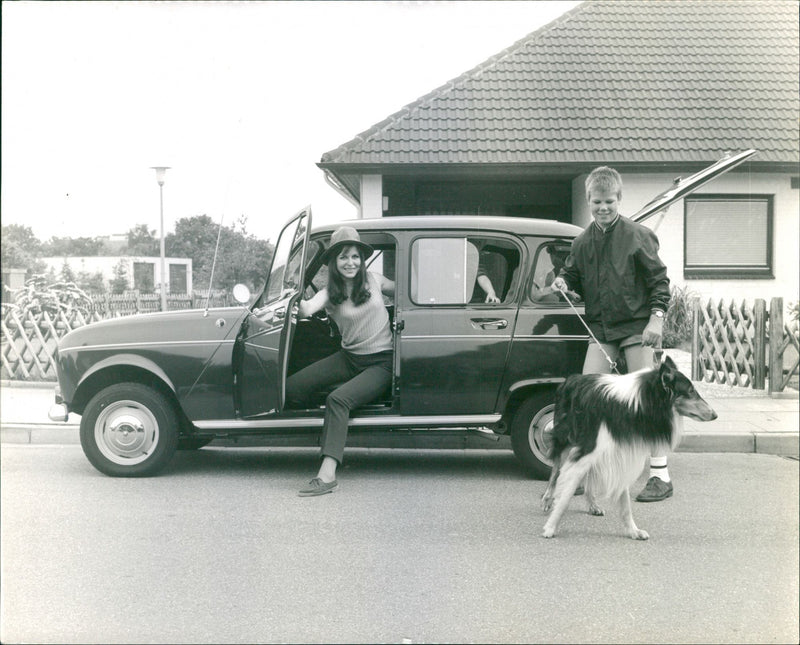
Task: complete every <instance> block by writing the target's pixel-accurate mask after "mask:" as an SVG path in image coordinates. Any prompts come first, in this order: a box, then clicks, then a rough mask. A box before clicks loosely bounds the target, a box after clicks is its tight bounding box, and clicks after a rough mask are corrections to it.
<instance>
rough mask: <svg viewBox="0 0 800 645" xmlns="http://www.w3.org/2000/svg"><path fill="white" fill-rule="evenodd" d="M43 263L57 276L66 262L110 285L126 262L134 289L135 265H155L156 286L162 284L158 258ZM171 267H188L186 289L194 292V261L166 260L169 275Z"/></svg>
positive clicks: (61, 259) (88, 258)
mask: <svg viewBox="0 0 800 645" xmlns="http://www.w3.org/2000/svg"><path fill="white" fill-rule="evenodd" d="M42 261H43V262H44V263H45V265H46V266H47V269H48V270H50V269H52V270H53V271H54V272H55V274H56V275H58V274H59V273H60V272H61V269H62V268H63V266H64V263H65V262H66V263H67V264H68V265H69V267H70V269H72V272H73V273H75V274H78V273H82V272H85V273H88V274H95V273H101V274H102V275H103V281H104V282H105V283H106V285H108V283H109V281H111V280H113V279H114V267H116V266H117V264H119V262H120V261H123V262H125V269H126V271H127V277H128V287H129V288H130V289H133V265H134V264H136V263H146V264H153V265H154V267H155V268H154V284H155V285H156V287H158V285H159V284H161V260H160V259H159V258H157V257H155V258H154V257H133V256H129V255H123V256H102V255H99V256H83V257H48V258H42ZM171 265H185V266H186V289H187V292H188V293H191V292H192V288H193V287H192V260H191V258H165V269H166V270H167V273H169V267H170V266H171ZM167 290H169V281H167Z"/></svg>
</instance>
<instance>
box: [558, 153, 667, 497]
mask: <svg viewBox="0 0 800 645" xmlns="http://www.w3.org/2000/svg"><path fill="white" fill-rule="evenodd" d="M621 200H622V178H621V177H620V175H619V173H618V172H617V171H616V170H614V169H613V168H608V167H606V166H601V167H599V168H595V169H594V170H593V171H592V172H591V173H590V174H589V176H588V177H587V178H586V201H587V202H588V203H589V209H590V211H591V214H592V218H593V219H594V221H593V222H592V223H591V224H589V226H587V227H586V229H585V230H584V231H583V233H581V234H580V235H578V237H576V238H575V240H574V241H573V243H572V252H571V254H570V256H569V258H568V259H567V263H566V267H565V268H564V271H563V273H562V275H561V276H560V277H558V278H556V279H555V280H554V281H553V287H554V288H556V289H558V290H572V291H575V292H577V293H578V294H579V295H580V296H581V297H582V298H583V299H584V301H585V304H586V313H585V320H586V323H587V325H588V326H589V329H591V330H592V333H593V334H594V335H595V337H596V338H597V341H599V344H598V343H595V342H591V343H590V344H589V348H588V350H587V352H586V360H585V362H584V364H583V373H584V374H599V373H604V374H608V373H610V372H611V365H610V364H609V361H608V359H607V358H606V355H605V354H608V356H609V357H610V358H611V360H612V361H616V360H617V358H618V357H619V355H620V352H623V353H624V354H625V360H626V362H627V364H628V371H630V372H633V371H636V370H639V369H642V368H650V367H652V366H653V348H654V347H658V348H660V347H661V338H662V335H663V325H664V314H665V313H666V311H667V308H668V307H669V300H670V291H669V278H667V268H666V266H664V263H663V262H662V261H661V259H660V258H659V257H658V238H657V237H656V235H655V233H653V231H651V230H650V229H648V228H646V227H645V226H642V225H641V224H637V223H635V222H632V221H630V220H629V219H627V218H625V217H622V216H621V215H620V214H619V204H620V201H621ZM601 346H602V347H601ZM604 350H605V354H604V353H603V351H604ZM672 490H673V488H672V482H671V481H670V477H669V471H668V469H667V456H666V454H659V455H655V454H653V455H651V456H650V478H649V479H648V481H647V485H646V486H645V488H644V490H643V491H642V492H641V493H639V495H638V496H637V497H636V500H637V501H639V502H658V501H661V500H664V499H667V498H668V497H671V496H672Z"/></svg>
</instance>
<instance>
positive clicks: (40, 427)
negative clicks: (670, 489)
mask: <svg viewBox="0 0 800 645" xmlns="http://www.w3.org/2000/svg"><path fill="white" fill-rule="evenodd" d="M0 443H3V444H18V445H53V444H55V445H78V444H80V426H78V425H77V424H72V423H68V424H56V423H54V424H33V423H4V424H2V425H1V426H0ZM412 443H414V444H415V445H414V446H413V447H416V448H418V449H419V448H434V449H435V448H448V449H466V450H470V449H480V450H510V449H511V444H510V441H509V439H508V437H505V436H501V437H500V438H499V439H498V440H496V441H495V440H493V439H488V438H483V437H480V436H472V435H469V436H467V437H464V436H461V435H459V436H449V437H448V436H447V435H445V434H442V435H436V434H432V435H429V436H418V437H415V438H414V440H413V442H412ZM408 444H409V441H408V440H407V436H405V435H401V434H397V435H392V434H391V433H390V434H383V435H380V436H376V437H373V438H371V437H367V436H365V435H362V434H359V435H354V436H353V437H352V438H351V441H349V442H348V446H349V447H352V448H359V447H370V448H409V447H410V446H409V445H408ZM211 445H214V446H228V447H271V446H283V447H298V446H305V445H316V443H312V444H308V443H304V442H303V440H302V439H298V440H290V441H289V440H287V438H286V437H275V438H274V439H272V440H270V438H269V437H266V436H264V437H252V438H244V437H243V438H242V439H241V440H240V441H236V442H234V441H231V440H228V439H216V440H214V442H213V443H212V444H211ZM413 447H412V449H413ZM676 452H740V453H754V454H761V455H780V456H786V457H798V456H800V432H715V433H699V432H686V433H685V434H684V435H683V438H682V439H681V443H680V445H679V446H678V449H677V451H676Z"/></svg>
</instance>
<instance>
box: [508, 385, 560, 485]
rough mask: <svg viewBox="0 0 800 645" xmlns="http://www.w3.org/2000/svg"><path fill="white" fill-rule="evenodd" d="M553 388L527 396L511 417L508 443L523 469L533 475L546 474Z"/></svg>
mask: <svg viewBox="0 0 800 645" xmlns="http://www.w3.org/2000/svg"><path fill="white" fill-rule="evenodd" d="M554 395H555V394H554V392H552V391H545V392H539V393H537V394H534V395H533V396H531V397H529V398H527V399H526V400H525V401H524V402H523V403H522V405H521V406H520V407H519V409H518V410H517V412H516V414H515V415H514V418H513V419H512V421H511V446H512V448H513V449H514V454H515V455H516V457H517V459H519V461H520V462H522V465H523V467H524V468H525V472H526V473H527V474H528V475H530V476H531V477H534V478H536V479H547V478H548V477H550V470H551V467H552V464H553V462H552V460H551V459H550V446H551V433H552V431H553V411H554V409H555V405H554V404H553V397H554Z"/></svg>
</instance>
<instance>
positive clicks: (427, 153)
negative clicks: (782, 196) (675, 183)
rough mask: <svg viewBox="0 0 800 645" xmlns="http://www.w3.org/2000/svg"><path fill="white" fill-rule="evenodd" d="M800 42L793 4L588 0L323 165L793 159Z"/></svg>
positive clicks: (797, 147)
mask: <svg viewBox="0 0 800 645" xmlns="http://www.w3.org/2000/svg"><path fill="white" fill-rule="evenodd" d="M598 34H612V35H613V37H607V38H599V37H598ZM799 42H800V36H799V35H798V3H797V2H796V1H794V0H692V1H678V0H650V1H648V2H643V1H638V0H611V1H608V0H592V1H591V2H585V3H583V4H581V5H579V6H578V7H576V8H575V9H573V10H572V11H570V12H568V13H567V14H565V15H563V16H562V17H560V18H559V19H557V20H555V21H553V22H551V23H550V24H549V25H546V26H545V27H543V28H542V29H539V30H538V31H535V32H533V33H531V34H529V35H528V36H526V37H525V38H523V39H521V40H520V41H518V42H517V43H515V44H513V45H511V46H510V47H508V48H507V49H505V50H503V51H501V52H499V53H498V54H496V55H495V56H492V57H491V58H489V59H488V60H487V61H485V62H484V63H481V64H480V65H478V66H477V67H475V68H474V69H472V70H470V71H468V72H466V73H465V74H462V75H461V76H459V77H458V78H455V79H453V80H451V81H448V82H447V83H445V84H444V85H442V86H441V87H439V88H437V89H435V90H433V91H432V92H430V93H429V94H427V95H425V96H423V97H421V98H420V99H418V100H417V101H415V102H413V103H411V104H409V105H406V106H405V107H403V108H402V109H401V110H399V111H398V112H396V113H395V114H392V115H390V116H389V117H387V118H386V119H384V120H383V121H381V122H380V123H377V124H376V125H374V126H372V127H371V128H369V129H368V130H366V131H364V132H362V133H361V134H360V135H358V136H356V137H355V138H354V139H353V140H351V141H349V142H347V143H345V144H343V145H342V146H340V147H339V148H337V149H335V150H332V151H330V152H327V153H325V154H324V155H323V157H322V162H323V163H331V164H354V163H359V164H385V163H387V162H388V163H398V164H409V163H552V162H584V161H587V160H590V159H605V160H613V159H616V160H624V161H641V162H648V161H649V162H653V161H655V162H661V161H663V162H670V161H685V160H687V159H691V160H697V161H708V160H713V159H716V158H718V157H719V156H720V154H724V153H725V152H727V151H731V150H736V149H742V148H745V147H752V148H756V149H757V150H759V155H758V157H757V161H758V162H780V163H796V162H797V160H798V157H800V142H799V141H798V130H797V123H798V115H799V114H800V86H799V83H800V81H799V80H798V79H799V78H800V69H798V59H800V52H799V51H798V43H799Z"/></svg>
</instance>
